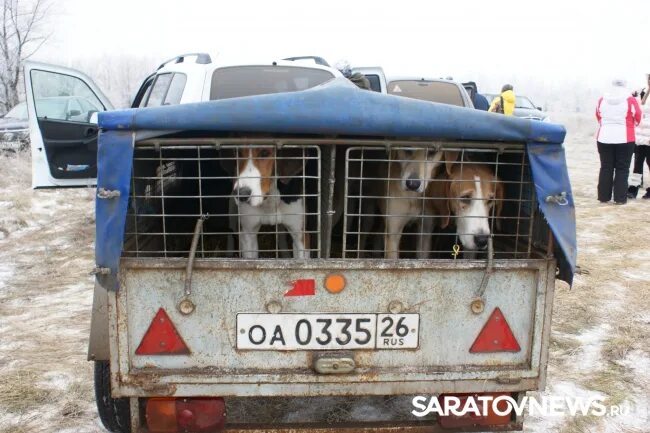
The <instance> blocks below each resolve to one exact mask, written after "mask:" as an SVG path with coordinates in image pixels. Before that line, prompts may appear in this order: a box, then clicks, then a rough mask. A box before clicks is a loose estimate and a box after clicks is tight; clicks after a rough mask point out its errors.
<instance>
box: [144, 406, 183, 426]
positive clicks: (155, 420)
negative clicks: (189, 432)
mask: <svg viewBox="0 0 650 433" xmlns="http://www.w3.org/2000/svg"><path fill="white" fill-rule="evenodd" d="M145 415H146V417H147V427H148V428H149V431H150V432H152V433H175V432H177V431H178V422H177V421H176V399H175V398H150V399H149V400H147V407H146V410H145Z"/></svg>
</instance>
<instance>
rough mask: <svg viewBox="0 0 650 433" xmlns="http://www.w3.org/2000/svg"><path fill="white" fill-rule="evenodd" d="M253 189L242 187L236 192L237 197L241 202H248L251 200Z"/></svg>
mask: <svg viewBox="0 0 650 433" xmlns="http://www.w3.org/2000/svg"><path fill="white" fill-rule="evenodd" d="M251 192H252V191H251V189H250V188H249V187H247V186H242V187H241V188H238V189H236V190H235V196H236V197H237V200H239V201H240V202H242V203H243V202H246V201H248V200H249V199H250V198H251Z"/></svg>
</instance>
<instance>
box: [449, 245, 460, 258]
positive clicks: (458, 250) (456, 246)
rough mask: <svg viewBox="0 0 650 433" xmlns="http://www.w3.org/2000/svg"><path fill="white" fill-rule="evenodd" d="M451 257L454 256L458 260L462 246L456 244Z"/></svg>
mask: <svg viewBox="0 0 650 433" xmlns="http://www.w3.org/2000/svg"><path fill="white" fill-rule="evenodd" d="M451 251H452V253H451V255H452V256H454V259H456V258H458V254H460V245H458V244H454V246H453V247H451Z"/></svg>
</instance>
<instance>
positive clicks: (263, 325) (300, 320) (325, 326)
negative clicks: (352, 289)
mask: <svg viewBox="0 0 650 433" xmlns="http://www.w3.org/2000/svg"><path fill="white" fill-rule="evenodd" d="M419 327H420V315H419V314H358V313H349V314H329V313H309V314H299V313H296V314H293V313H280V314H258V313H239V314H237V348H238V349H246V350H344V349H416V348H417V347H418V335H419Z"/></svg>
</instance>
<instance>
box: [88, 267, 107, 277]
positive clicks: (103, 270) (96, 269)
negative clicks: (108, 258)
mask: <svg viewBox="0 0 650 433" xmlns="http://www.w3.org/2000/svg"><path fill="white" fill-rule="evenodd" d="M110 273H111V268H100V267H99V266H97V267H94V268H93V270H92V271H90V273H89V275H109V274H110Z"/></svg>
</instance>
